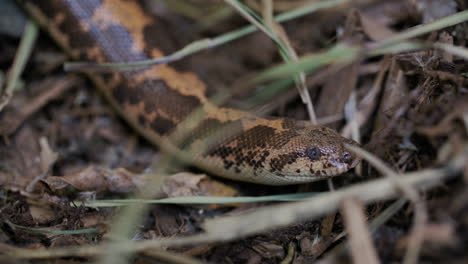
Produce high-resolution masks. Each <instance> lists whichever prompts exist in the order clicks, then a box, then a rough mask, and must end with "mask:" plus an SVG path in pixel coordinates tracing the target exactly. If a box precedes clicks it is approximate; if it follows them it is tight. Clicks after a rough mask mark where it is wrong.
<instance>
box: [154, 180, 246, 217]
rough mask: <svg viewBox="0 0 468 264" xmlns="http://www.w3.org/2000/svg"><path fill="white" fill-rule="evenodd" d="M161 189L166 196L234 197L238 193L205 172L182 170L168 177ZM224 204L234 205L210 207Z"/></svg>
mask: <svg viewBox="0 0 468 264" xmlns="http://www.w3.org/2000/svg"><path fill="white" fill-rule="evenodd" d="M161 191H162V193H163V195H164V196H166V197H182V196H216V197H233V196H237V195H238V191H237V190H236V189H234V188H233V187H230V186H228V185H226V184H223V183H221V182H219V181H217V180H214V179H212V178H210V177H208V176H206V175H204V174H193V173H189V172H181V173H177V174H174V175H171V176H169V177H167V178H166V180H165V181H164V183H163V185H162V187H161ZM223 206H233V205H232V204H227V205H226V204H225V205H210V206H209V207H210V208H218V207H223ZM203 207H205V206H203Z"/></svg>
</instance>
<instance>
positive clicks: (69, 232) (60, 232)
mask: <svg viewBox="0 0 468 264" xmlns="http://www.w3.org/2000/svg"><path fill="white" fill-rule="evenodd" d="M8 224H9V225H11V226H13V227H14V228H15V229H19V230H22V231H26V232H30V233H36V234H52V235H79V234H91V233H99V230H98V229H97V228H84V229H75V230H50V229H43V228H34V227H27V226H21V225H17V224H13V223H11V222H8Z"/></svg>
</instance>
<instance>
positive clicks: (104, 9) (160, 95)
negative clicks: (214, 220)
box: [19, 0, 360, 185]
mask: <svg viewBox="0 0 468 264" xmlns="http://www.w3.org/2000/svg"><path fill="white" fill-rule="evenodd" d="M19 2H20V4H21V5H22V6H23V7H24V8H25V9H26V10H27V11H28V13H29V14H31V16H32V17H33V18H34V19H35V20H36V21H37V22H38V23H39V24H40V25H41V26H43V28H45V29H46V30H47V31H48V32H49V33H50V35H51V36H52V38H53V39H54V40H55V41H56V42H57V43H58V45H59V46H61V47H62V48H63V49H64V50H66V51H67V52H68V54H69V55H70V56H71V57H72V58H74V59H79V60H87V61H92V62H133V61H139V60H145V59H149V58H159V57H162V56H164V54H163V53H162V52H161V50H160V49H158V38H160V37H164V36H161V27H162V25H161V23H159V21H158V19H157V18H154V17H152V16H150V15H148V14H147V12H146V11H145V8H143V6H142V3H140V2H139V1H134V0H34V1H32V0H20V1H19ZM89 75H90V78H91V79H92V80H93V81H94V82H95V83H96V85H97V87H98V88H99V90H100V91H101V92H102V93H103V94H104V96H105V97H106V99H107V100H108V101H109V102H110V103H111V105H112V106H113V107H114V108H115V109H116V110H117V112H119V113H120V114H121V116H122V117H123V118H124V119H125V120H126V121H127V122H128V123H129V124H130V125H131V126H132V127H134V128H135V129H136V130H137V131H138V132H139V133H140V134H141V135H143V136H144V137H145V138H147V139H148V140H149V141H150V142H151V143H153V144H156V145H158V146H159V147H160V148H161V149H162V150H164V151H169V152H171V153H172V154H175V155H176V156H184V154H185V156H186V157H188V158H189V161H190V162H191V163H192V164H194V165H196V166H197V167H199V168H201V169H203V170H205V171H208V172H210V173H212V174H215V175H218V176H222V177H226V178H230V179H234V180H239V181H247V182H254V183H260V184H267V185H287V184H297V183H304V182H313V181H317V180H321V179H325V178H329V177H333V176H336V175H339V174H341V173H343V172H346V171H347V170H349V169H350V168H353V167H354V166H356V164H357V163H358V162H359V160H360V159H359V158H358V157H356V156H354V155H353V154H351V153H349V152H348V151H347V150H346V149H345V147H344V143H347V144H352V145H357V143H356V142H354V141H352V140H350V139H346V138H343V137H341V136H340V135H339V134H338V133H336V132H335V131H334V130H332V129H329V128H326V127H322V126H306V125H304V122H299V121H295V120H291V119H284V118H261V117H258V116H255V115H254V114H251V113H249V112H244V111H240V110H236V109H231V108H225V107H217V106H215V105H214V104H213V103H211V102H210V101H209V100H208V99H207V97H206V85H205V83H204V82H203V81H201V80H200V79H199V78H198V77H197V76H196V75H195V74H194V73H191V72H178V71H176V70H175V69H174V68H172V67H171V66H169V65H155V66H146V67H144V68H137V69H132V70H126V71H114V72H110V73H96V72H95V73H91V74H89ZM195 110H196V111H195ZM194 111H195V113H198V115H194V114H193V113H194ZM194 118H195V120H196V122H190V120H193V119H194ZM187 129H189V131H190V132H189V134H188V135H187V136H185V137H180V138H181V140H176V139H177V137H176V136H174V135H178V134H180V135H182V134H183V131H186V130H187ZM220 131H221V132H220ZM232 131H235V133H229V132H232ZM176 142H177V144H176ZM181 146H183V148H182V147H181ZM187 153H190V154H189V155H187Z"/></svg>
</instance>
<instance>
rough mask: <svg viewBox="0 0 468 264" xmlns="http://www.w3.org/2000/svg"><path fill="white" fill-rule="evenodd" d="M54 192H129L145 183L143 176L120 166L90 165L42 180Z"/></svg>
mask: <svg viewBox="0 0 468 264" xmlns="http://www.w3.org/2000/svg"><path fill="white" fill-rule="evenodd" d="M42 182H43V183H44V184H46V185H47V187H48V188H49V189H50V190H52V191H53V192H68V191H73V189H75V190H78V191H96V192H112V193H128V192H131V191H134V190H135V189H138V188H140V187H141V186H142V185H143V184H144V180H143V178H142V177H140V176H138V175H136V174H133V173H131V172H129V171H128V170H126V169H123V168H119V169H115V170H111V169H105V168H101V167H96V166H90V167H88V168H86V169H84V170H81V171H79V172H77V173H73V174H69V175H65V176H62V177H57V176H54V177H48V178H47V179H44V180H42Z"/></svg>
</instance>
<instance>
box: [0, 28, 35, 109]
mask: <svg viewBox="0 0 468 264" xmlns="http://www.w3.org/2000/svg"><path fill="white" fill-rule="evenodd" d="M38 33H39V29H38V27H37V25H36V24H35V23H34V22H32V21H30V20H28V22H27V23H26V27H25V29H24V33H23V36H22V37H21V42H20V45H19V48H18V51H17V52H16V56H15V60H14V61H13V66H12V68H11V71H10V72H9V74H8V75H7V82H6V88H5V89H4V90H3V91H2V94H1V96H0V112H1V111H2V110H3V108H4V107H5V106H6V105H7V104H8V103H9V102H10V99H11V97H12V96H13V90H14V89H15V87H16V85H17V83H18V80H19V78H20V75H21V73H22V72H23V70H24V67H25V66H26V63H27V61H28V59H29V56H30V55H31V52H32V49H33V48H34V43H35V42H36V39H37V35H38Z"/></svg>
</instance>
